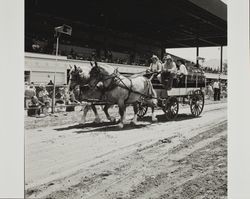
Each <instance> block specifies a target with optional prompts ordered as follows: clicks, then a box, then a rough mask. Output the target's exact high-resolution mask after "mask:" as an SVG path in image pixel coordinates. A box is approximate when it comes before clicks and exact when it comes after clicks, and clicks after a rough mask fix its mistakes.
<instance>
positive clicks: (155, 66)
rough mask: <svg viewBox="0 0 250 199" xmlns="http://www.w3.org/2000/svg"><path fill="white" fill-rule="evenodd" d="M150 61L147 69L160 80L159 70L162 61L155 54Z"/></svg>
mask: <svg viewBox="0 0 250 199" xmlns="http://www.w3.org/2000/svg"><path fill="white" fill-rule="evenodd" d="M151 60H152V63H151V64H150V66H149V69H148V71H149V72H152V73H155V74H154V75H157V74H158V75H157V78H158V79H159V80H160V74H159V73H160V72H161V71H162V62H161V61H160V60H159V58H158V57H157V56H156V55H153V56H152V57H151Z"/></svg>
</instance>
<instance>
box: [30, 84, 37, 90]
mask: <svg viewBox="0 0 250 199" xmlns="http://www.w3.org/2000/svg"><path fill="white" fill-rule="evenodd" d="M30 89H32V90H34V92H36V87H35V85H34V82H31V83H30Z"/></svg>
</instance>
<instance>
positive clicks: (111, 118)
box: [103, 105, 115, 122]
mask: <svg viewBox="0 0 250 199" xmlns="http://www.w3.org/2000/svg"><path fill="white" fill-rule="evenodd" d="M110 107H111V105H105V106H104V109H103V111H104V113H105V115H106V117H107V119H108V120H109V121H110V122H115V117H112V116H110V115H109V112H108V109H109V108H110Z"/></svg>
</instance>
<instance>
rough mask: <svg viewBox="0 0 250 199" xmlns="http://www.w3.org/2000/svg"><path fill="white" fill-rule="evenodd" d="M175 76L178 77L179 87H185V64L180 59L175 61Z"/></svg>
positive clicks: (186, 73)
mask: <svg viewBox="0 0 250 199" xmlns="http://www.w3.org/2000/svg"><path fill="white" fill-rule="evenodd" d="M177 75H178V76H179V84H178V85H179V86H180V87H182V86H185V81H186V77H187V75H188V72H187V68H186V66H185V62H184V61H183V60H181V59H179V60H178V61H177Z"/></svg>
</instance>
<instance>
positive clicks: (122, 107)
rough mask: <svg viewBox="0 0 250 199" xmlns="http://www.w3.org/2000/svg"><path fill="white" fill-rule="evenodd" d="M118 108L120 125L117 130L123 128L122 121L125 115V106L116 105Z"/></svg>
mask: <svg viewBox="0 0 250 199" xmlns="http://www.w3.org/2000/svg"><path fill="white" fill-rule="evenodd" d="M118 106H119V114H120V116H121V120H120V123H119V124H118V126H119V128H120V129H122V128H123V127H124V120H125V115H126V106H125V104H124V103H120V104H118Z"/></svg>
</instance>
